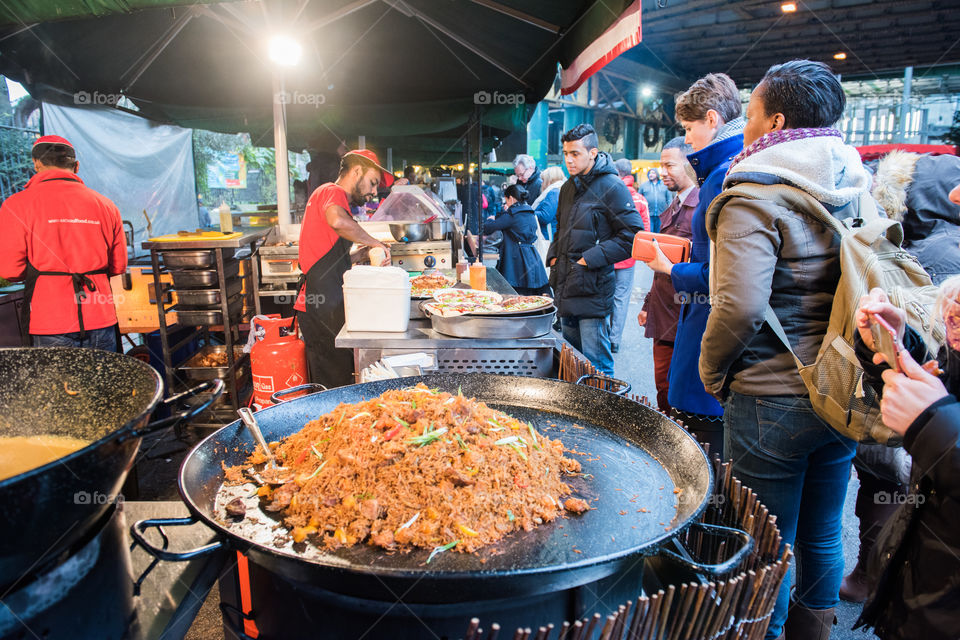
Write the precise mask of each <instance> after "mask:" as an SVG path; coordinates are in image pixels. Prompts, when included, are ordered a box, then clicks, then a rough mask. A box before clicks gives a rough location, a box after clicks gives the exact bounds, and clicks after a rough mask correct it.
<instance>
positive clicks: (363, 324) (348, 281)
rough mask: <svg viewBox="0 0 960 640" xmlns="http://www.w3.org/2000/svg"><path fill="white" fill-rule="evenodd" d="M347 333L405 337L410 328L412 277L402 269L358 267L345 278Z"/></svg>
mask: <svg viewBox="0 0 960 640" xmlns="http://www.w3.org/2000/svg"><path fill="white" fill-rule="evenodd" d="M343 304H344V312H345V315H346V327H347V331H386V332H396V333H403V332H404V331H406V330H407V326H408V325H409V324H410V276H409V275H408V274H407V272H406V271H404V270H403V269H400V268H398V267H373V266H367V265H358V266H356V267H354V268H352V269H350V271H347V272H346V273H345V274H343Z"/></svg>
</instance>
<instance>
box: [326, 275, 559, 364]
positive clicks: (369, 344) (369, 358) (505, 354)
mask: <svg viewBox="0 0 960 640" xmlns="http://www.w3.org/2000/svg"><path fill="white" fill-rule="evenodd" d="M487 288H488V289H489V290H491V291H496V292H497V293H500V294H502V295H516V293H517V292H516V291H515V290H514V289H513V287H511V286H510V285H509V284H508V283H507V281H506V280H504V278H503V276H502V275H501V274H500V273H499V272H498V271H497V270H496V269H493V268H487ZM335 344H336V346H337V347H339V348H342V349H353V364H354V373H355V374H357V375H358V376H359V375H360V371H362V370H363V369H365V368H366V367H368V366H370V365H371V364H373V363H374V362H376V361H377V360H380V359H381V358H383V357H384V356H393V355H400V354H405V353H418V352H425V353H430V354H433V355H434V358H435V360H436V363H437V368H438V369H439V370H440V371H451V372H457V373H466V372H475V373H479V372H483V373H502V374H511V375H524V376H535V377H546V376H548V375H550V373H551V372H552V371H553V363H554V352H555V351H557V352H558V351H559V350H560V348H561V345H562V344H563V338H562V337H560V335H559V334H558V333H556V332H555V331H550V332H549V333H547V334H546V335H543V336H540V337H538V338H506V339H505V338H454V337H451V336H447V335H444V334H442V333H438V332H436V331H434V330H433V328H432V327H431V324H430V320H429V318H411V319H410V325H409V326H408V327H407V330H406V331H405V332H404V333H390V332H382V333H381V332H356V331H347V329H346V327H344V328H342V329H341V330H340V333H339V334H337V338H336V343H335Z"/></svg>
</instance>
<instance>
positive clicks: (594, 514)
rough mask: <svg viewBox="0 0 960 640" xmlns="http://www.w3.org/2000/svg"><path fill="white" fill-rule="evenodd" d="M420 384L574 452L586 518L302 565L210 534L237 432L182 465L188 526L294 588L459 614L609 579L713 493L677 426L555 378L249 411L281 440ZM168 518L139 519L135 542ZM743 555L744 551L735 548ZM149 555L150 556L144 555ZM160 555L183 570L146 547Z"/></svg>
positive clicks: (269, 435)
mask: <svg viewBox="0 0 960 640" xmlns="http://www.w3.org/2000/svg"><path fill="white" fill-rule="evenodd" d="M417 382H424V383H425V384H427V385H428V386H430V387H439V388H440V389H441V390H444V391H448V392H451V393H456V392H457V390H458V388H462V393H463V394H464V395H466V396H469V397H475V398H477V399H479V400H482V401H484V402H486V403H487V404H488V405H491V406H493V407H496V408H498V409H501V410H503V411H506V412H507V413H510V414H511V415H513V416H515V417H517V418H519V419H520V420H525V421H526V420H529V421H530V422H532V423H533V425H534V427H536V428H537V429H538V430H539V431H540V432H542V433H544V434H545V435H547V436H549V437H551V438H560V439H561V440H562V441H563V442H564V444H565V446H566V447H567V449H568V450H574V451H576V452H579V453H580V454H584V455H579V456H577V459H578V460H580V462H581V464H582V465H583V472H584V473H585V474H589V475H588V476H587V477H584V478H576V479H574V480H573V481H572V482H571V483H570V484H571V486H572V487H573V488H574V491H575V493H576V494H578V495H580V496H581V497H584V498H586V499H588V500H590V501H592V502H591V504H592V505H593V506H594V507H595V509H593V510H591V511H589V512H587V513H585V514H583V515H580V516H570V517H568V518H565V519H559V520H557V521H555V522H553V523H549V524H545V525H542V526H540V527H538V528H537V529H535V530H533V531H530V532H516V533H513V534H511V535H509V536H507V537H506V538H504V539H503V540H501V541H500V542H499V543H497V544H495V545H492V546H490V547H488V548H485V549H483V550H481V551H480V552H478V553H476V554H462V553H455V552H448V553H444V554H441V555H440V556H438V557H437V558H435V559H434V560H433V561H432V562H431V563H430V564H429V565H427V564H426V560H427V556H428V552H427V551H414V552H411V553H393V554H391V553H387V552H385V551H383V550H381V549H377V548H374V547H371V546H367V545H358V546H355V547H351V548H346V549H340V550H338V551H335V552H330V553H326V554H324V555H322V556H321V557H320V558H312V557H311V558H306V557H303V556H298V555H297V554H295V553H293V552H292V551H291V552H281V551H278V550H276V549H273V548H270V547H268V546H265V545H262V544H258V543H256V542H253V541H252V540H250V539H247V538H245V537H243V536H241V535H238V534H236V533H234V532H232V531H231V530H230V529H228V528H227V527H225V526H223V525H222V524H221V523H220V522H218V518H217V516H216V514H215V507H214V505H215V499H216V495H217V492H218V490H219V488H220V486H221V483H222V482H223V470H222V467H221V463H224V462H225V463H226V464H227V465H233V464H238V463H240V462H242V461H243V459H244V458H245V457H246V455H247V454H248V453H249V452H250V451H252V450H253V441H252V438H251V437H250V436H249V435H248V434H247V432H246V431H245V429H244V428H243V427H242V426H241V424H240V423H239V421H238V422H234V423H232V424H230V425H228V426H226V427H224V428H223V429H221V430H220V431H218V432H216V433H214V434H213V435H211V436H210V437H208V438H207V439H206V440H204V441H203V442H201V443H200V444H199V445H198V446H197V447H196V448H195V449H194V450H193V451H192V452H191V453H190V454H189V455H188V457H187V459H186V460H185V461H184V463H183V466H182V468H181V471H180V492H181V495H182V498H183V500H184V502H185V503H186V504H187V506H188V507H189V509H190V511H191V512H192V513H193V514H194V516H195V517H196V518H197V519H199V520H201V521H203V522H204V523H205V524H207V525H208V526H210V527H211V528H213V529H214V530H215V531H217V532H218V533H219V534H220V538H221V541H222V542H221V544H227V545H229V546H231V547H233V548H235V549H237V550H239V551H242V552H244V553H247V554H249V556H250V558H251V560H253V561H255V562H256V563H258V564H259V565H261V566H264V567H267V568H269V569H270V570H273V571H276V572H277V573H280V574H282V575H285V576H287V577H288V578H290V579H292V580H295V581H302V582H307V583H309V584H312V585H315V586H319V587H322V588H326V589H329V590H331V591H335V592H337V593H343V594H347V595H355V596H360V597H365V598H373V599H389V598H395V597H396V595H392V594H405V595H404V600H405V601H407V602H435V603H439V602H458V601H464V600H478V599H485V598H504V597H510V596H519V595H531V594H535V593H545V592H549V591H556V590H559V589H565V588H570V587H573V586H576V585H579V584H585V583H588V582H592V581H594V580H598V579H600V578H603V577H605V576H607V575H611V574H613V573H615V572H617V571H618V570H620V569H622V568H625V567H627V566H629V565H630V564H631V563H632V562H635V561H636V559H637V557H638V556H642V555H646V554H653V553H656V552H657V551H658V549H659V547H660V546H661V545H662V544H663V543H664V542H666V541H668V540H670V539H671V538H673V537H675V536H676V535H677V534H678V533H679V532H680V531H682V530H683V529H684V528H685V527H687V526H688V525H689V524H690V523H691V522H692V521H693V520H694V519H695V518H696V517H697V516H698V515H699V513H700V512H701V510H702V509H703V508H704V507H705V505H706V501H707V498H708V496H710V495H711V491H712V484H713V474H712V470H711V467H710V465H709V464H708V461H707V457H706V454H705V453H704V452H703V450H702V449H701V448H700V446H699V445H698V444H697V443H696V442H695V441H694V439H693V438H692V437H691V436H690V435H689V434H688V433H687V432H686V431H684V429H683V428H681V427H680V426H679V425H677V424H676V423H675V422H673V421H671V420H669V419H668V418H666V417H665V416H663V415H662V414H660V413H658V412H656V411H654V410H653V409H651V408H650V407H647V406H645V405H641V404H638V403H636V402H633V401H631V400H628V399H626V398H622V397H620V396H616V395H614V394H612V393H609V392H606V391H601V390H599V389H595V388H591V387H585V386H577V385H573V384H570V383H565V382H559V381H556V380H545V379H536V378H520V377H512V376H498V375H488V374H468V375H459V376H457V375H433V376H425V377H422V378H401V379H393V380H383V381H377V382H371V383H365V384H358V385H353V386H348V387H341V388H339V389H334V390H331V391H326V392H322V393H317V394H313V395H310V396H306V397H301V398H298V399H296V400H291V401H289V402H285V403H283V404H280V405H276V406H273V407H270V408H268V409H265V410H263V411H260V412H258V413H257V419H258V422H259V423H260V426H261V429H262V430H263V432H264V435H265V436H266V439H267V440H279V439H281V438H283V437H286V436H288V435H290V434H292V433H294V432H296V431H298V430H299V429H301V428H302V426H303V425H304V424H305V423H306V422H308V421H309V420H311V419H313V418H315V417H317V416H318V415H320V414H323V413H326V412H328V411H331V410H332V409H334V408H335V407H336V406H337V404H338V403H340V402H358V401H361V400H363V399H369V398H372V397H375V396H377V395H379V394H381V393H383V392H384V391H386V390H388V389H393V388H403V387H409V386H412V385H414V384H416V383H417ZM160 524H167V525H170V524H178V522H177V521H176V520H167V521H152V522H151V521H145V522H141V523H137V525H135V528H134V534H135V538H137V539H138V540H139V541H140V542H141V544H142V545H145V546H147V547H149V545H148V544H147V543H146V541H145V540H144V538H143V536H142V532H143V531H144V530H145V529H146V528H148V527H150V526H157V525H160ZM744 548H746V545H745V546H744ZM148 550H149V549H148ZM152 552H155V553H156V554H157V555H158V556H159V557H163V558H165V559H181V558H179V557H177V556H176V555H175V554H170V553H169V552H162V551H159V550H156V549H154V550H153V551H152Z"/></svg>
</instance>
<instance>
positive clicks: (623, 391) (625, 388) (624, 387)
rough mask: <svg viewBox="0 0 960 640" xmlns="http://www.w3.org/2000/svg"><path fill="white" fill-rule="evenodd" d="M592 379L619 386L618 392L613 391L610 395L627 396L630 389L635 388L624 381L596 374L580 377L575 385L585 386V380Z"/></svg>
mask: <svg viewBox="0 0 960 640" xmlns="http://www.w3.org/2000/svg"><path fill="white" fill-rule="evenodd" d="M590 379H593V380H599V381H600V382H604V383H608V384H609V383H613V384H615V385H617V390H616V391H611V392H610V393H615V394H616V395H618V396H625V395H627V393H629V391H630V389H632V388H633V387H632V386H631V385H630V383H629V382H625V381H623V380H618V379H617V378H611V377H610V376H604V375H600V374H596V373H588V374H587V375H585V376H580V377H579V378H577V381H576V382H575V383H574V384H583V381H584V380H590Z"/></svg>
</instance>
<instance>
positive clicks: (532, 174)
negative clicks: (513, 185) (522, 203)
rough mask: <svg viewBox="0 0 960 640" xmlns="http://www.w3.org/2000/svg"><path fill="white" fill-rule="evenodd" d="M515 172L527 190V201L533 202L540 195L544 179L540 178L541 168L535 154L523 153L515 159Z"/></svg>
mask: <svg viewBox="0 0 960 640" xmlns="http://www.w3.org/2000/svg"><path fill="white" fill-rule="evenodd" d="M513 173H514V175H515V176H517V184H518V185H520V186H521V187H523V188H524V189H526V190H527V202H530V203H532V202H533V201H534V200H536V199H537V198H539V197H540V189H541V188H542V185H543V181H542V180H541V179H540V169H537V161H536V160H534V159H533V156H528V155H527V154H525V153H521V154H520V155H518V156H517V157H516V158H514V159H513Z"/></svg>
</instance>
